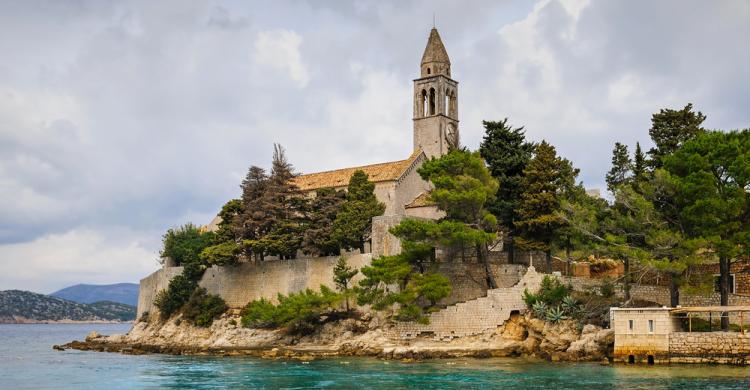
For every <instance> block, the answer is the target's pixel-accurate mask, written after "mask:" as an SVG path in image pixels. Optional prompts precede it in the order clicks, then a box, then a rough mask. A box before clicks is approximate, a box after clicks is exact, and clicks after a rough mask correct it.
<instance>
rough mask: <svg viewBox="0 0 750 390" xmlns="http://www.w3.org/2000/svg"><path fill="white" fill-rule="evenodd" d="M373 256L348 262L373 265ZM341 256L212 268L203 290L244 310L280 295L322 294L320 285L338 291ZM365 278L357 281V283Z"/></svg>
mask: <svg viewBox="0 0 750 390" xmlns="http://www.w3.org/2000/svg"><path fill="white" fill-rule="evenodd" d="M371 258H372V256H371V254H369V253H365V254H359V253H356V254H350V255H347V257H346V260H347V263H348V264H349V266H350V267H352V268H357V269H359V268H362V267H363V266H365V265H369V264H370V261H371ZM338 259H339V258H338V256H330V257H312V258H306V259H293V260H274V261H261V262H257V263H240V264H238V265H236V266H230V267H217V266H214V267H211V268H209V269H208V270H206V273H205V274H203V279H201V281H200V283H199V284H200V286H201V287H204V288H206V290H208V292H209V293H210V294H217V295H220V296H221V297H222V298H224V300H225V301H226V302H227V305H229V307H234V308H238V307H243V306H245V305H246V304H247V303H248V302H250V301H252V300H255V299H260V298H266V299H269V300H271V301H274V302H275V301H276V297H277V295H278V294H279V293H281V294H289V293H293V292H298V291H302V290H304V289H307V288H309V289H312V290H315V291H317V290H319V289H320V285H321V284H323V285H326V286H328V287H331V288H334V287H335V286H334V284H333V267H334V266H335V265H336V262H337V261H338ZM361 278H362V274H357V276H355V277H354V283H356V282H357V281H359V280H360V279H361Z"/></svg>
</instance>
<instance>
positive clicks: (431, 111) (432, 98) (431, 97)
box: [430, 88, 435, 115]
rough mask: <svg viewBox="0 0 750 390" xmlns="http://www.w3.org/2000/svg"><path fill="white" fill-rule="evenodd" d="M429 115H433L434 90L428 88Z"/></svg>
mask: <svg viewBox="0 0 750 390" xmlns="http://www.w3.org/2000/svg"><path fill="white" fill-rule="evenodd" d="M430 115H435V88H430Z"/></svg>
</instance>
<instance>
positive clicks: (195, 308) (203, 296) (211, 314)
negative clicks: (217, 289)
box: [182, 287, 228, 328]
mask: <svg viewBox="0 0 750 390" xmlns="http://www.w3.org/2000/svg"><path fill="white" fill-rule="evenodd" d="M227 309H228V307H227V304H226V302H224V299H222V298H221V297H220V296H218V295H213V294H208V293H207V292H206V289H205V288H202V287H199V288H196V289H195V290H194V291H193V293H192V294H191V295H190V299H189V300H188V301H187V303H186V304H185V306H184V308H183V313H182V318H183V319H185V320H186V321H188V322H189V323H191V324H193V325H195V326H200V327H203V328H206V327H209V326H211V324H212V323H213V322H214V319H216V318H218V317H219V316H220V315H222V314H223V313H224V312H225V311H227Z"/></svg>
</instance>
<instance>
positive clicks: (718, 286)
mask: <svg viewBox="0 0 750 390" xmlns="http://www.w3.org/2000/svg"><path fill="white" fill-rule="evenodd" d="M720 282H721V275H714V291H716V292H721V284H719V283H720ZM729 293H730V294H734V274H729Z"/></svg>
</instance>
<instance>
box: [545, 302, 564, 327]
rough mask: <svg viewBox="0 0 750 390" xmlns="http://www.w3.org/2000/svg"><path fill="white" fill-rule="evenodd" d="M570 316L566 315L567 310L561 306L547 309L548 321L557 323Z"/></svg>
mask: <svg viewBox="0 0 750 390" xmlns="http://www.w3.org/2000/svg"><path fill="white" fill-rule="evenodd" d="M566 318H568V317H566V316H565V312H564V311H563V310H562V309H561V308H560V306H557V307H552V308H549V309H548V310H547V321H548V322H551V323H553V324H556V323H558V322H560V321H562V320H564V319H566Z"/></svg>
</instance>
